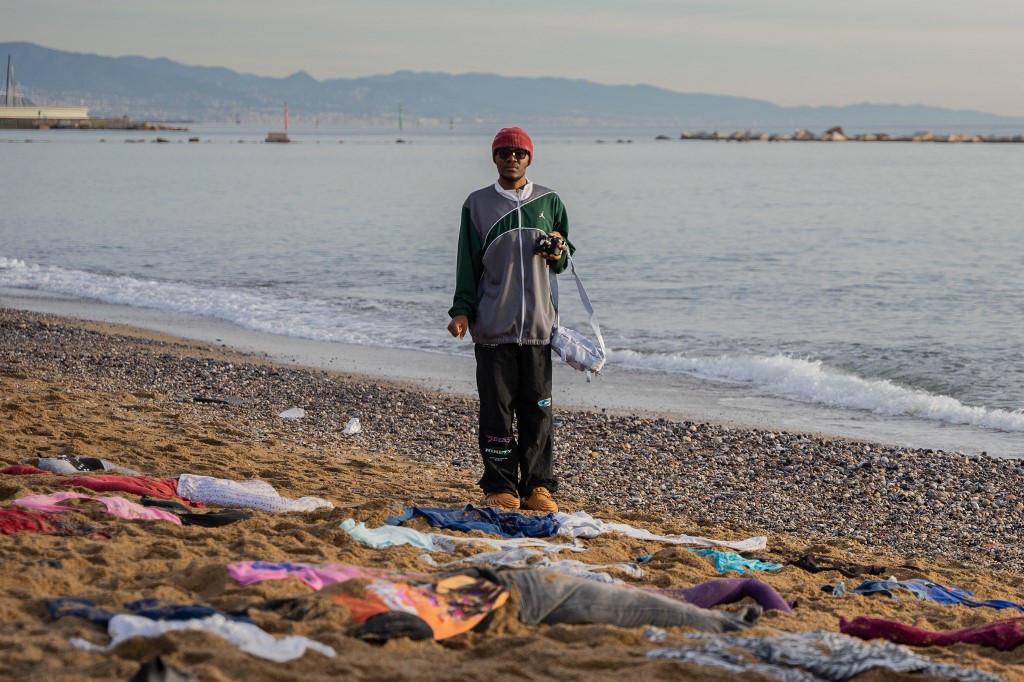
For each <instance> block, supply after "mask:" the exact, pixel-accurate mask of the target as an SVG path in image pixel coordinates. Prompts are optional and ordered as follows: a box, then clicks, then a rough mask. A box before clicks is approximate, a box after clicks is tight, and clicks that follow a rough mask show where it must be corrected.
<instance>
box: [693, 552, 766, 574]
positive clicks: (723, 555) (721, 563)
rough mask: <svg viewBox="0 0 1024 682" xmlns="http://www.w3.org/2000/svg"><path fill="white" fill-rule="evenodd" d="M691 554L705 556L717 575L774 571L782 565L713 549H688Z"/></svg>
mask: <svg viewBox="0 0 1024 682" xmlns="http://www.w3.org/2000/svg"><path fill="white" fill-rule="evenodd" d="M690 551H691V552H694V553H696V554H700V555H701V556H706V557H709V558H710V559H711V561H712V562H713V563H714V564H715V570H716V571H718V572H719V573H725V572H726V571H736V572H737V573H746V572H747V571H775V570H778V569H780V568H782V564H776V563H773V562H768V561H760V560H758V559H747V558H745V557H742V556H740V555H739V554H737V553H736V552H720V551H718V550H714V549H708V548H699V549H692V548H691V549H690Z"/></svg>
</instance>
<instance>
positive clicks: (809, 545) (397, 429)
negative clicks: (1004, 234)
mask: <svg viewBox="0 0 1024 682" xmlns="http://www.w3.org/2000/svg"><path fill="white" fill-rule="evenodd" d="M293 408H301V409H302V410H303V411H304V416H302V417H301V418H296V419H289V418H283V417H280V416H279V415H280V414H281V413H282V412H284V411H286V410H290V409H293ZM0 409H2V415H3V421H4V425H5V426H4V428H3V429H2V430H0V453H2V457H0V467H7V466H10V465H17V464H31V463H33V462H36V461H38V458H54V457H61V456H71V457H93V458H101V459H103V460H106V461H107V462H110V463H113V464H115V465H117V466H120V467H124V468H128V469H131V470H135V471H137V472H140V473H141V474H144V475H145V476H148V477H154V478H158V479H172V478H176V477H179V476H181V475H183V474H190V475H198V476H209V477H216V478H220V479H228V480H232V481H242V480H253V479H256V480H260V481H264V482H266V483H269V484H270V485H272V486H273V487H274V488H275V489H276V490H277V492H278V493H280V495H282V496H284V497H287V498H293V499H297V498H303V497H316V498H322V499H324V500H326V501H328V502H330V503H331V505H332V506H331V507H321V508H317V509H314V510H311V511H293V512H287V513H282V512H268V511H259V510H253V509H246V511H247V512H249V515H250V516H249V518H247V519H243V520H241V521H238V522H236V523H232V524H229V525H225V526H222V527H204V526H201V525H177V524H176V523H171V522H168V521H166V520H163V521H161V520H143V519H131V520H129V519H124V518H118V517H115V516H112V515H110V514H105V513H102V512H101V511H100V508H99V507H97V506H96V505H95V504H94V503H91V502H87V501H84V500H76V501H74V502H72V503H71V504H72V505H74V511H70V512H64V513H62V514H60V515H59V516H60V518H61V519H64V520H66V523H65V524H64V526H62V530H63V531H65V532H66V533H67V534H64V535H62V534H44V533H34V532H18V533H8V534H4V535H2V537H0V543H2V545H3V548H4V551H3V553H2V559H0V561H2V566H3V573H2V576H3V577H2V581H3V587H4V589H3V591H2V595H0V614H2V618H0V644H2V645H3V648H4V650H5V656H4V657H3V660H0V677H2V678H4V679H61V680H109V679H128V678H129V677H131V676H132V675H133V674H134V673H135V672H136V671H138V670H139V668H140V664H141V663H143V662H145V661H149V660H151V659H153V658H154V657H156V656H159V657H160V659H161V660H162V661H163V662H164V663H166V664H168V665H171V666H173V667H174V668H176V669H178V670H180V671H184V672H186V673H189V674H191V675H194V676H195V679H199V680H238V679H248V680H299V679H302V680H310V679H313V680H320V679H324V680H326V679H353V680H378V679H392V680H406V679H408V680H413V679H415V680H475V679H536V680H540V679H568V680H571V679H580V680H582V679H587V680H613V679H614V680H619V679H623V678H638V677H644V678H648V679H694V680H714V679H750V680H762V679H764V680H768V679H774V678H772V677H770V676H767V674H766V673H763V672H760V673H759V672H755V671H748V672H744V673H735V672H728V671H726V670H724V669H722V668H716V667H712V666H710V665H699V664H697V663H693V662H682V661H679V660H673V659H668V658H650V657H647V653H648V652H649V651H651V650H653V649H657V648H665V647H670V648H671V647H685V646H690V645H692V644H693V643H694V641H695V640H694V638H693V637H691V636H690V635H692V634H693V633H694V631H693V630H691V629H687V628H682V627H678V628H666V629H664V631H661V632H659V631H651V630H649V629H646V628H632V629H631V628H622V627H616V626H611V625H565V624H558V625H531V626H527V625H524V624H522V623H520V622H518V620H517V619H516V607H515V605H514V603H512V601H513V600H510V603H509V604H506V605H505V606H502V607H500V608H499V609H498V610H497V612H496V613H495V617H494V619H493V622H492V623H491V624H490V627H488V628H487V629H486V631H483V632H469V633H465V634H461V635H457V636H455V637H452V638H449V639H444V640H441V641H433V640H427V641H411V640H409V639H394V640H392V641H390V642H388V643H386V644H384V645H376V644H370V643H367V642H365V641H362V640H360V639H358V638H356V637H354V636H352V635H353V632H354V631H355V629H356V626H357V624H356V622H355V620H354V616H353V614H352V613H351V611H350V610H349V609H347V608H346V607H344V606H341V605H339V604H337V603H335V602H334V601H333V600H332V599H331V596H332V594H335V593H334V592H332V591H331V590H329V589H325V590H321V591H320V592H314V591H313V590H312V589H311V588H310V587H308V586H307V585H305V584H303V583H301V582H299V581H298V580H296V579H294V578H289V579H286V580H273V581H265V582H259V583H256V584H252V585H247V586H240V585H239V584H238V583H237V582H236V581H235V580H233V579H232V578H231V577H230V576H229V574H228V572H227V570H226V567H227V566H228V565H229V564H232V563H234V562H242V561H268V562H293V563H304V564H317V565H319V564H345V565H355V566H360V567H365V568H374V569H382V568H387V569H392V570H398V571H424V572H430V571H436V570H437V569H436V567H434V566H432V565H431V563H430V562H428V561H426V560H424V559H422V558H421V555H423V554H424V552H423V550H422V549H418V548H416V547H412V546H409V545H405V546H397V547H388V548H382V549H377V548H372V547H370V546H368V545H366V544H363V543H361V542H360V541H358V540H356V539H354V538H353V537H352V536H350V535H349V534H348V533H347V532H346V531H344V530H343V529H341V528H340V525H341V524H342V522H344V521H345V520H347V519H350V518H352V519H354V520H355V521H357V522H360V521H362V522H365V524H366V526H368V527H377V526H381V525H382V524H383V523H384V519H385V518H386V517H387V516H389V515H392V514H394V513H396V511H400V510H401V509H402V508H403V507H408V506H424V507H448V508H460V507H462V506H464V505H465V504H467V503H476V502H477V501H478V497H479V493H478V490H477V488H476V480H477V478H478V476H479V467H478V463H477V457H478V455H477V454H476V452H475V440H476V439H475V434H474V428H475V422H476V405H475V400H474V399H473V398H472V397H468V396H466V395H465V394H464V393H461V392H457V391H439V390H430V389H427V388H423V387H422V386H418V385H414V384H408V383H401V382H398V381H396V380H394V379H393V378H389V377H383V378H379V377H370V376H361V375H357V374H354V373H349V372H344V371H325V370H322V369H310V368H304V367H301V366H296V365H290V364H285V363H282V362H279V361H271V360H270V359H269V358H268V357H266V356H265V355H261V354H257V353H251V352H240V351H235V350H232V349H229V348H226V347H223V346H218V345H216V344H212V343H205V342H196V341H185V340H181V339H177V338H174V337H172V336H167V335H162V334H160V333H156V332H150V331H142V330H139V329H136V328H131V327H125V326H118V325H113V324H105V323H98V322H92V321H83V320H74V319H71V318H66V317H57V316H52V315H44V314H38V313H31V312H24V311H16V310H12V309H7V308H0ZM353 418H358V419H359V423H360V426H361V430H360V431H359V432H358V433H351V434H346V433H344V430H345V427H346V425H347V424H349V423H350V420H351V419H353ZM556 424H557V432H556V467H557V474H558V476H559V478H560V481H561V490H560V491H559V494H558V495H557V500H558V502H559V504H560V506H561V507H562V511H564V512H568V513H573V512H580V511H585V512H587V513H589V514H590V515H592V516H593V517H595V518H598V519H601V520H604V521H614V522H619V523H624V524H629V525H630V526H633V527H635V528H642V529H647V530H650V531H651V532H652V533H655V534H658V535H666V534H685V535H693V536H700V537H704V538H711V539H715V540H739V539H743V538H749V537H753V536H766V537H767V544H766V547H765V548H764V549H760V550H756V551H754V552H752V553H750V555H749V556H748V557H747V558H748V559H757V560H760V561H764V562H774V563H779V564H782V565H783V566H782V568H778V569H774V570H764V571H756V572H750V573H745V574H743V575H744V577H754V578H757V579H758V580H760V581H762V582H764V583H766V584H767V585H770V586H771V587H772V588H774V589H775V590H776V591H777V592H778V594H779V595H781V596H782V597H783V598H784V599H785V600H786V601H787V602H795V603H796V606H795V609H794V614H793V615H787V614H785V613H782V612H780V611H776V610H769V611H766V612H765V613H764V615H763V616H762V617H761V619H760V621H759V622H758V623H757V624H756V625H755V626H754V627H753V628H751V629H749V630H745V631H744V632H743V634H744V635H745V636H754V637H762V638H771V637H776V636H778V635H780V634H785V633H811V632H826V633H837V632H839V626H840V619H841V618H845V619H848V620H852V619H854V618H856V617H858V616H868V617H874V618H879V619H885V620H888V621H895V622H898V623H902V624H905V625H910V626H914V627H917V628H922V629H925V630H931V631H937V630H956V629H962V628H968V627H975V626H978V627H980V626H985V625H986V624H990V623H993V622H995V621H1000V620H1004V619H1011V618H1015V617H1019V616H1021V615H1024V614H1021V612H1020V610H1017V609H1014V608H1002V609H996V608H992V607H990V606H983V607H977V608H971V607H968V606H965V605H963V604H946V605H944V604H939V603H935V602H934V601H929V600H920V599H915V598H914V597H913V596H912V595H911V593H910V592H909V591H899V592H898V593H897V596H898V598H891V597H889V596H886V595H885V594H872V595H866V594H853V593H851V592H850V591H849V590H851V589H852V588H854V587H855V586H856V585H858V584H859V583H860V582H861V581H862V580H864V579H869V578H870V579H885V578H889V577H895V578H896V579H897V580H898V581H907V580H912V579H925V580H928V581H932V582H934V583H937V584H941V585H946V586H955V587H957V588H962V589H963V590H967V591H970V592H972V593H973V595H974V598H975V599H976V600H978V601H985V600H1003V601H1006V602H1013V603H1015V604H1019V603H1024V577H1022V571H1024V492H1022V491H1024V466H1022V463H1021V461H1019V460H999V459H994V458H990V457H988V456H985V455H980V454H962V453H958V452H952V453H946V452H939V451H933V450H913V449H907V448H897V447H893V446H886V445H879V444H876V443H871V442H861V441H853V440H846V439H842V438H837V437H833V436H825V435H820V434H817V433H814V432H808V433H797V432H790V431H784V430H780V429H773V428H767V427H766V428H757V429H749V428H739V427H736V426H732V425H724V424H719V423H713V422H709V421H706V420H705V419H704V418H702V416H697V415H694V416H689V417H687V416H686V415H678V416H671V415H660V416H659V415H656V414H651V413H636V414H629V413H628V412H621V411H618V412H616V413H614V414H613V413H611V412H603V411H601V410H600V409H587V408H586V407H584V406H571V407H559V408H557V409H556ZM822 430H824V429H822ZM112 473H113V472H112ZM0 484H2V495H0V497H2V498H3V500H4V503H5V506H9V505H11V504H12V501H13V500H16V499H20V498H24V497H26V496H29V495H39V494H49V493H53V492H56V491H62V490H73V491H76V492H78V493H81V494H83V495H97V496H98V495H101V494H103V495H117V496H121V497H124V498H126V499H129V500H132V501H138V500H139V496H137V495H131V494H128V493H97V492H95V491H93V490H90V489H87V488H82V487H79V486H64V485H62V484H61V476H60V475H56V474H49V473H47V474H39V473H37V474H29V475H14V474H6V475H4V476H3V477H2V478H0ZM222 508H223V507H222V506H221V505H216V504H208V505H206V507H205V508H204V509H202V510H197V511H202V512H214V511H217V510H220V509H222ZM407 525H409V526H411V527H412V528H415V529H418V530H420V531H424V532H429V531H432V530H433V529H430V528H429V526H428V525H427V524H426V523H425V522H424V521H423V520H422V519H417V520H415V521H413V522H411V523H410V524H407ZM72 531H74V532H72ZM452 532H453V533H454V532H455V531H452ZM582 544H583V545H585V547H586V548H587V549H586V551H584V552H579V553H574V554H573V555H572V557H571V558H572V559H576V560H579V561H581V562H584V563H586V564H591V565H602V566H603V565H621V564H634V565H635V568H639V569H640V571H641V572H642V575H641V576H640V577H637V575H636V574H635V573H633V574H631V572H630V571H626V570H624V569H622V568H611V569H607V570H608V572H609V574H610V575H611V577H613V578H616V579H619V580H622V581H625V582H627V583H630V584H633V585H636V586H647V587H657V588H681V587H689V586H693V585H696V584H699V583H704V582H706V581H709V580H713V579H716V578H721V577H736V576H737V575H738V574H737V573H735V572H729V573H726V574H722V573H719V572H718V571H717V570H716V569H715V567H714V565H713V564H712V563H711V562H710V561H709V560H708V559H707V558H705V557H703V556H700V555H698V554H696V553H694V552H691V551H690V550H689V546H688V545H680V544H670V543H666V542H661V541H657V540H643V539H636V538H632V537H628V536H625V535H620V534H613V533H609V534H602V535H600V536H598V537H596V538H593V539H587V540H585V541H582ZM478 551H480V549H479V547H470V546H468V545H460V546H459V548H458V549H457V551H455V552H450V553H444V552H435V553H433V554H432V555H431V557H432V559H433V561H434V563H437V564H443V563H446V562H450V561H454V560H456V559H461V558H465V557H469V556H471V555H472V554H473V553H474V552H478ZM805 554H813V555H815V556H817V557H819V562H821V561H824V562H825V563H829V562H834V563H835V565H845V566H850V565H862V566H868V565H873V566H877V567H879V568H880V569H882V570H881V572H880V573H878V574H877V575H863V576H859V577H850V576H847V575H844V574H843V573H842V572H840V571H838V570H834V569H832V570H823V571H821V572H810V571H808V570H805V569H803V568H800V567H798V566H797V565H794V564H793V563H791V561H792V560H794V559H795V558H797V557H799V556H801V555H805ZM560 558H566V557H564V556H560ZM839 583H843V584H844V585H845V587H846V588H847V592H846V593H845V594H834V593H833V592H834V591H833V590H832V589H831V587H833V586H835V585H837V584H839ZM826 586H828V587H829V588H830V589H827V590H826V589H823V588H824V587H826ZM61 597H81V598H88V599H91V600H93V601H94V602H95V603H96V605H97V606H99V607H102V608H105V609H109V610H111V611H115V612H121V611H122V609H123V605H124V604H126V603H128V602H132V601H133V600H138V599H142V598H146V597H155V598H160V599H165V600H170V601H175V602H178V603H182V604H202V605H206V606H210V607H214V608H216V609H219V610H221V611H224V612H232V611H238V610H239V609H243V608H245V607H246V606H250V605H254V604H259V603H264V602H268V601H272V600H302V602H303V604H304V605H305V608H304V610H303V614H304V615H303V617H301V618H295V617H292V618H289V617H285V616H284V615H282V614H281V613H280V612H277V611H273V610H270V609H262V608H253V609H250V611H249V615H250V617H251V618H252V619H253V621H254V622H255V623H256V625H258V626H259V627H261V628H262V629H263V630H264V631H266V632H268V633H270V634H271V635H272V636H273V637H275V638H278V639H280V638H284V637H286V636H292V635H294V636H302V637H307V638H309V639H310V640H312V641H314V642H317V643H320V644H322V645H324V646H327V647H331V648H332V649H333V651H334V652H335V655H334V656H333V657H330V656H327V655H324V654H323V653H321V652H318V651H307V652H306V653H305V654H303V655H302V656H300V657H297V658H295V659H293V660H290V661H287V662H283V663H277V662H273V661H269V660H266V659H264V658H261V657H258V656H254V655H252V654H249V653H245V652H244V651H242V650H240V649H239V648H237V647H236V646H233V645H231V644H229V643H227V642H226V641H225V640H224V639H222V638H220V637H218V636H216V635H213V634H209V633H205V632H198V631H180V632H170V633H166V634H162V635H160V636H158V637H154V638H139V637H136V638H132V639H128V640H127V641H124V642H123V643H120V644H119V645H117V646H116V647H114V648H113V649H112V650H110V651H97V650H86V649H83V648H78V647H76V646H73V645H72V644H71V643H70V642H71V640H73V638H80V639H83V640H86V641H88V642H91V643H93V644H94V645H99V646H103V645H106V644H107V643H108V642H109V641H110V637H109V635H108V632H107V629H106V628H105V627H103V626H101V625H98V624H96V623H94V622H91V621H89V620H87V619H85V618H81V617H74V616H66V617H61V618H54V617H52V616H51V613H50V611H49V609H48V606H47V604H48V601H49V600H52V599H56V598H61ZM752 603H753V602H752V601H750V599H749V598H747V599H745V600H743V601H742V602H739V603H736V604H728V605H723V606H717V607H715V609H716V610H723V609H724V610H730V611H734V610H736V609H737V608H739V607H741V606H743V605H747V604H752ZM1022 610H1024V607H1022ZM292 615H294V614H292ZM878 641H881V640H872V642H878ZM910 650H911V651H912V652H913V653H914V654H916V655H919V656H922V657H924V658H926V659H928V660H929V661H932V662H934V663H938V664H948V665H955V666H960V667H961V668H964V669H973V670H976V671H983V672H985V673H988V674H991V675H994V676H998V677H999V678H1002V679H1005V680H1024V672H1022V669H1021V663H1022V662H1024V653H1022V652H1024V648H1016V649H1012V650H1008V651H1000V650H998V649H996V648H992V647H989V646H982V645H979V644H969V643H955V644H951V645H947V646H921V647H912V648H910ZM749 660H750V661H753V659H752V658H751V659H749ZM808 679H814V678H808ZM852 679H856V680H876V681H877V680H924V679H947V678H946V677H941V676H938V675H933V674H919V673H894V672H892V671H889V670H883V669H875V670H869V671H867V672H863V673H860V674H858V675H856V676H855V677H853V678H852ZM978 679H980V678H978ZM989 679H993V678H989Z"/></svg>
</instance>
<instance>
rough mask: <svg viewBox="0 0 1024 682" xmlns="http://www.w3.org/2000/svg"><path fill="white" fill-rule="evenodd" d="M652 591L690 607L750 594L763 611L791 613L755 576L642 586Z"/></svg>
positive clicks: (790, 605)
mask: <svg viewBox="0 0 1024 682" xmlns="http://www.w3.org/2000/svg"><path fill="white" fill-rule="evenodd" d="M643 589H650V590H653V591H656V592H658V593H660V594H664V595H667V596H669V597H673V598H676V599H682V600H683V601H686V602H688V603H690V604H693V605H694V606H700V607H702V608H705V609H710V608H711V607H712V606H719V605H721V604H732V603H734V602H738V601H740V600H741V599H743V598H745V597H750V598H751V599H753V600H754V601H756V602H757V603H758V604H760V605H761V606H762V607H763V608H764V610H765V611H768V610H776V611H782V612H783V613H787V614H790V615H792V614H793V605H792V604H790V603H788V602H786V600H785V599H783V598H782V595H780V594H779V593H778V592H777V591H776V590H775V588H774V587H772V586H771V585H769V584H768V583H764V582H761V581H760V580H757V579H756V578H716V579H714V580H709V581H707V582H703V583H700V584H699V585H693V586H692V587H670V588H660V589H658V588H643Z"/></svg>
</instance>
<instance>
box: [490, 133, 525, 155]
mask: <svg viewBox="0 0 1024 682" xmlns="http://www.w3.org/2000/svg"><path fill="white" fill-rule="evenodd" d="M501 147H512V148H513V149H516V148H518V149H525V150H526V151H528V152H530V160H531V161H532V160H533V140H531V139H530V136H529V135H527V134H526V131H525V130H523V129H522V128H502V129H501V130H499V131H498V134H497V135H495V136H494V142H492V143H491V156H494V152H495V150H497V149H499V148H501Z"/></svg>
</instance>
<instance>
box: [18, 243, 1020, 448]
mask: <svg viewBox="0 0 1024 682" xmlns="http://www.w3.org/2000/svg"><path fill="white" fill-rule="evenodd" d="M0 287H9V288H20V289H30V290H37V291H42V292H47V293H53V294H62V295H67V296H72V297H77V298H86V299H92V300H97V301H102V302H104V303H112V304H116V305H127V306H139V307H148V308H155V309H158V310H166V311H169V312H176V313H184V314H188V315H199V316H206V317H212V318H216V319H221V320H226V321H228V322H233V323H235V324H238V325H240V326H242V327H244V328H247V329H251V330H255V331H261V332H268V333H272V334H278V335H283V336H292V337H296V338H304V339H312V340H317V341H329V342H336V343H349V344H359V345H372V346H383V347H391V348H405V349H414V350H424V351H431V352H439V351H440V352H451V346H450V339H448V338H447V334H440V333H435V334H432V333H431V332H432V331H433V332H437V330H438V329H441V327H439V326H438V324H437V321H436V320H434V319H433V317H432V316H430V315H429V314H425V313H423V312H422V311H419V310H408V309H407V310H399V309H395V308H392V307H389V306H388V305H387V304H384V303H381V302H377V301H367V300H356V299H345V300H333V301H326V300H322V299H316V298H312V297H306V298H302V299H298V298H295V297H287V296H284V295H280V294H276V293H274V292H272V291H268V290H266V289H259V290H251V289H235V288H228V287H200V286H197V285H192V284H186V283H181V282H168V281H161V280H153V279H140V278H134V277H127V276H113V275H104V274H97V273H91V272H85V271H81V270H71V269H63V268H59V267H53V266H42V265H35V264H31V263H26V262H25V261H23V260H19V259H10V258H4V257H0ZM413 315H419V316H420V317H421V318H422V319H417V320H411V319H410V316H413ZM435 328H436V329H435ZM445 343H449V345H444V344H445ZM609 364H610V365H612V366H619V367H624V368H632V369H641V370H647V371H655V372H666V373H683V374H690V375H693V376H696V377H699V378H701V379H706V380H713V381H719V382H730V383H737V384H743V385H747V386H751V387H754V388H756V389H758V390H760V391H764V392H766V393H769V394H771V395H774V396H777V397H781V398H786V399H789V400H794V401H799V402H804V403H811V404H819V405H826V406H829V407H834V408H840V409H848V410H863V411H867V412H871V413H874V414H877V415H884V416H904V417H913V418H917V419H926V420H930V421H936V422H943V423H948V424H963V425H969V426H975V427H982V428H989V429H999V430H1002V431H1009V432H1024V412H1021V411H1013V412H1011V411H1008V410H1001V409H989V408H985V407H974V406H969V405H964V404H963V403H961V402H960V401H958V400H956V399H955V398H952V397H949V396H943V395H935V394H932V393H928V392H926V391H922V390H918V389H913V388H908V387H904V386H900V385H897V384H895V383H893V382H892V381H889V380H887V379H865V378H862V377H858V376H856V375H852V374H849V373H845V372H842V371H840V370H838V369H836V368H832V367H828V366H826V365H824V364H823V363H822V362H820V361H814V360H807V359H801V358H795V357H791V356H786V355H781V354H779V355H775V356H771V357H763V356H736V355H722V356H718V357H689V356H686V355H683V354H665V353H640V352H637V351H633V350H612V351H611V352H610V355H609Z"/></svg>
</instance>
